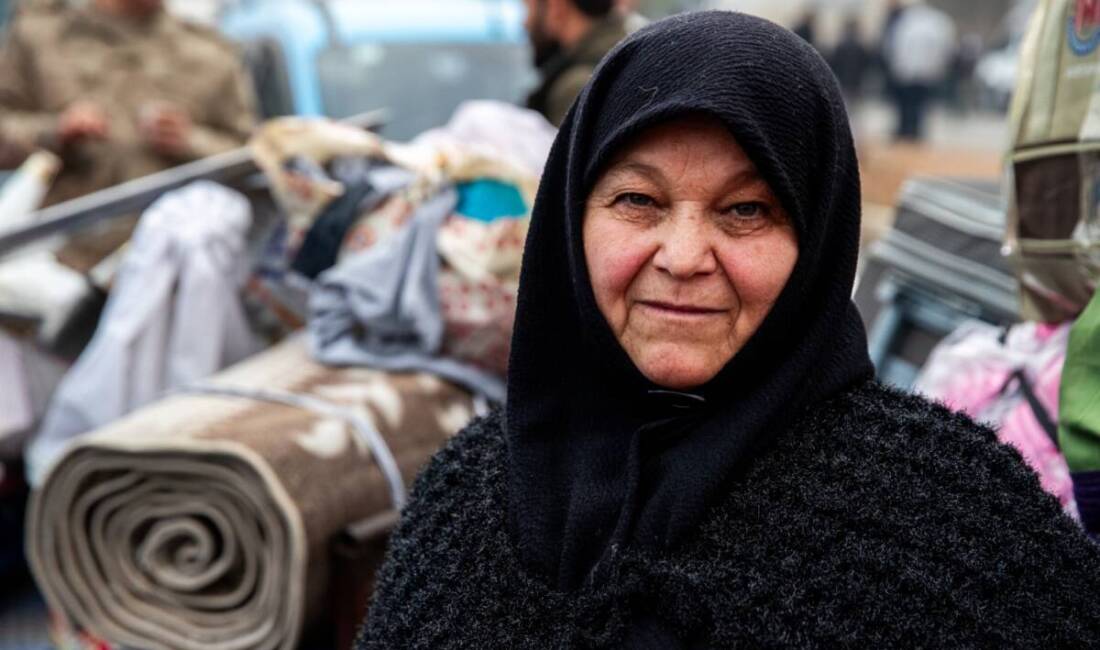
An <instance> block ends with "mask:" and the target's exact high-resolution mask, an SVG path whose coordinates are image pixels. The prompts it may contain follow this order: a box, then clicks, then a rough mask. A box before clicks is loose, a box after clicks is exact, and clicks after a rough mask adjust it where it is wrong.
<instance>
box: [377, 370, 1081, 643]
mask: <svg viewBox="0 0 1100 650" xmlns="http://www.w3.org/2000/svg"><path fill="white" fill-rule="evenodd" d="M502 429H503V426H502V422H501V416H500V414H499V413H498V414H494V415H491V416H489V417H487V418H484V419H482V420H480V421H478V422H476V423H474V424H473V425H471V426H470V427H469V428H467V429H466V430H465V431H464V432H462V433H461V434H460V435H458V436H457V437H456V438H455V439H454V440H452V441H451V442H450V443H449V444H448V446H447V447H446V448H444V449H443V450H442V451H441V452H440V453H438V454H437V455H436V457H435V458H434V459H433V460H432V461H431V463H430V464H429V465H428V466H427V468H426V469H425V470H424V471H423V473H422V475H421V476H420V477H419V479H418V480H417V483H416V486H415V489H414V493H413V498H412V501H411V504H410V505H409V507H408V509H407V510H406V512H405V513H404V516H403V518H402V521H401V523H400V525H399V527H398V529H397V530H396V532H395V535H394V537H393V539H392V541H391V546H390V549H389V552H388V557H387V560H386V563H385V565H384V567H383V569H382V570H381V573H380V576H379V582H378V589H377V592H376V594H375V598H374V602H373V604H372V606H371V610H370V613H369V615H368V620H367V622H366V624H365V626H364V628H363V630H362V633H361V636H360V638H359V640H358V644H357V647H358V648H360V649H361V650H365V649H373V648H621V647H633V648H637V647H684V648H728V647H780V646H783V647H790V646H797V647H835V646H856V647H897V646H903V647H911V646H923V647H997V648H1003V647H1031V648H1035V647H1050V648H1053V647H1059V648H1061V647H1100V550H1098V547H1097V546H1095V545H1094V544H1093V543H1092V542H1091V541H1089V539H1088V538H1087V537H1086V536H1085V535H1084V534H1083V533H1082V532H1081V531H1080V530H1079V529H1078V527H1077V525H1076V524H1075V523H1074V522H1073V521H1072V520H1071V519H1069V518H1068V517H1066V516H1065V515H1063V514H1062V512H1061V510H1060V508H1059V506H1058V504H1057V502H1056V501H1055V500H1054V499H1053V498H1052V497H1050V496H1049V495H1047V494H1045V493H1044V492H1043V491H1042V490H1041V489H1040V487H1039V482H1038V479H1037V478H1036V476H1035V474H1033V473H1032V472H1031V471H1030V470H1029V469H1028V468H1027V467H1026V466H1025V465H1024V463H1023V461H1022V460H1021V458H1020V456H1019V454H1018V453H1017V452H1016V451H1015V450H1013V449H1012V448H1010V447H1007V446H1003V445H1001V444H999V443H998V442H997V440H996V438H995V436H994V434H993V432H992V431H990V430H989V429H987V428H985V427H983V426H979V425H977V424H975V423H974V422H973V421H971V420H970V419H968V418H967V417H965V416H962V415H957V414H954V413H951V412H949V411H948V410H946V409H945V408H943V407H941V406H938V405H935V404H932V403H929V402H927V401H925V400H923V399H921V398H918V397H913V396H909V395H904V394H901V393H898V392H895V391H893V390H891V389H887V388H885V387H882V386H881V385H878V384H875V383H867V384H864V385H861V386H859V387H857V388H855V389H852V390H849V391H847V392H845V393H843V394H841V395H839V396H837V397H835V398H833V399H831V400H829V401H827V402H824V403H822V404H819V405H817V406H815V407H812V408H811V409H809V410H807V411H806V412H804V413H802V414H801V415H800V416H799V417H797V418H796V419H795V421H794V424H793V425H791V426H790V427H788V428H787V429H786V430H785V431H782V432H775V435H774V436H772V437H770V443H769V446H768V447H766V448H763V449H761V450H759V451H758V453H756V454H754V455H752V456H751V457H750V458H749V459H748V460H747V461H746V462H745V463H744V464H743V466H742V468H741V471H740V472H738V473H737V474H736V476H735V477H734V478H733V479H732V480H731V482H730V483H729V485H728V488H727V490H726V494H725V497H724V500H723V502H722V503H721V504H720V505H717V506H716V507H715V508H713V510H711V511H710V514H709V516H708V517H707V518H706V519H705V520H704V523H703V524H702V525H701V526H700V528H699V530H698V531H697V534H696V535H694V536H693V537H691V538H690V539H689V540H688V541H687V542H686V543H685V544H684V545H682V546H681V547H679V548H676V549H672V550H668V551H664V552H661V553H654V552H641V551H635V550H626V551H624V552H622V553H619V554H616V555H614V556H613V560H612V562H613V566H612V567H611V568H610V570H609V571H607V572H606V573H605V574H603V575H604V579H603V580H602V581H601V582H599V583H597V584H585V585H583V586H582V587H580V588H579V589H577V590H576V591H573V592H568V593H566V592H559V591H555V590H553V589H551V588H549V587H548V586H547V582H546V581H545V580H544V579H542V578H541V577H540V576H539V575H536V574H534V573H533V572H530V571H528V570H527V569H526V568H525V567H523V566H522V565H521V562H520V560H519V559H518V557H519V556H518V554H517V549H516V547H515V545H514V543H513V541H512V540H511V539H510V538H509V534H508V532H507V530H508V529H507V527H506V525H505V517H506V514H505V513H506V512H507V511H508V509H507V504H506V502H505V501H506V499H507V489H506V474H505V472H506V443H505V438H504V435H503V433H502ZM638 621H643V622H646V623H644V624H643V625H639V624H638ZM654 621H656V622H657V625H656V627H654V626H653V625H652V622H654ZM647 626H648V627H649V628H650V629H652V630H653V633H652V636H653V638H651V639H646V638H643V637H645V636H646V632H645V631H644V630H645V629H646V628H647ZM631 630H633V632H631ZM640 630H641V631H640Z"/></svg>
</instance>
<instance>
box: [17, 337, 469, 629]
mask: <svg viewBox="0 0 1100 650" xmlns="http://www.w3.org/2000/svg"><path fill="white" fill-rule="evenodd" d="M210 384H211V385H212V386H216V387H222V388H229V389H231V390H227V391H226V392H237V393H241V394H238V395H208V394H181V395H175V396H172V397H169V398H166V399H164V400H161V401H160V402H157V403H155V404H153V405H152V406H149V407H147V408H144V409H142V410H140V411H138V412H136V413H134V414H132V415H130V416H128V417H127V418H124V419H123V420H120V421H118V422H116V423H114V424H112V425H110V426H108V427H106V428H104V429H102V430H100V431H97V432H95V433H93V434H90V435H88V436H86V437H84V438H82V439H81V440H80V441H79V442H78V443H76V444H75V445H74V446H73V447H72V448H71V449H70V450H69V451H68V452H67V453H66V454H65V455H64V456H63V458H62V459H61V460H60V461H59V462H58V463H57V464H56V465H55V466H54V468H53V469H52V470H51V471H50V473H49V475H48V476H47V478H46V480H45V481H44V482H43V484H42V487H41V489H40V490H38V491H37V492H36V493H35V494H34V495H33V496H32V499H31V504H30V512H29V515H28V531H27V546H28V556H29V559H30V562H31V566H32V568H33V570H34V574H35V577H36V579H37V581H38V584H39V586H40V587H41V589H42V591H43V593H44V594H45V596H46V599H47V601H48V602H49V605H50V607H51V609H53V610H54V612H55V614H56V615H58V616H61V617H63V618H64V619H65V621H64V622H65V623H67V624H68V625H71V626H74V627H77V628H79V629H86V630H88V631H90V632H91V633H93V634H95V635H96V636H98V637H101V638H103V639H105V640H107V641H109V642H112V643H114V644H117V645H122V646H129V647H138V648H166V649H167V648H171V649H190V648H195V649H202V650H236V649H244V648H293V647H295V646H296V644H297V641H298V638H299V635H300V633H301V630H302V628H303V626H304V625H305V624H306V623H307V622H308V621H310V620H311V619H312V618H313V617H314V616H315V615H316V614H318V613H319V612H320V610H321V608H322V607H323V604H324V594H325V591H326V587H327V585H326V583H327V579H328V577H329V570H328V559H329V558H328V552H327V550H328V544H329V542H330V540H331V539H332V537H333V535H334V534H336V533H337V532H339V531H340V530H342V529H343V528H344V527H345V526H347V525H349V524H351V523H354V522H356V521H361V520H363V519H366V518H368V517H371V516H374V515H377V514H379V513H383V512H386V511H387V510H390V509H392V508H393V505H394V498H395V497H398V498H399V497H400V495H396V494H394V493H393V490H392V489H391V486H390V485H389V484H388V483H387V480H386V476H385V475H384V472H383V471H382V469H381V468H380V465H379V463H378V462H377V460H378V458H377V454H375V453H372V451H371V442H370V440H368V436H366V435H364V431H363V429H364V428H371V427H373V429H375V430H376V432H377V433H380V434H381V438H383V439H384V440H385V443H386V447H388V451H389V452H391V453H392V458H393V460H394V461H395V462H394V465H395V466H396V468H399V470H400V473H401V475H402V476H403V478H404V480H405V482H406V484H407V483H408V482H409V481H410V480H411V479H412V477H413V475H414V474H415V472H416V470H417V469H418V468H419V466H420V465H421V464H423V462H424V461H426V460H427V458H428V457H429V456H430V454H431V453H432V452H433V451H434V450H435V449H436V448H437V447H438V446H439V445H441V444H442V443H443V442H444V441H445V440H446V438H447V436H449V435H451V434H453V433H454V432H456V431H457V430H458V429H459V428H461V427H462V426H463V425H464V424H465V423H466V422H467V421H468V420H469V419H470V417H471V416H472V410H473V406H472V399H471V397H470V395H469V394H468V393H466V392H465V391H463V390H461V389H459V388H456V387H455V386H453V385H451V384H449V383H446V382H443V381H440V380H438V379H436V378H435V377H433V376H430V375H425V374H394V373H381V372H377V371H372V370H365V369H356V368H344V369H334V368H327V367H324V366H320V365H318V364H316V363H314V362H313V361H311V360H310V359H309V357H308V355H307V352H306V350H305V347H304V345H303V344H302V342H301V341H300V340H299V339H294V340H291V341H289V342H287V343H284V344H282V345H280V346H278V347H276V348H273V349H272V350H269V351H268V352H265V353H263V354H261V355H259V356H258V357H255V358H253V359H251V360H249V361H246V362H244V363H242V364H240V365H238V366H236V367H234V368H232V369H230V370H228V371H226V372H225V373H223V374H222V375H220V376H219V377H217V378H215V379H214V380H212V381H211V382H210ZM253 389H262V391H263V392H264V394H265V395H267V396H268V397H270V395H272V394H275V395H290V396H307V398H306V401H305V402H304V404H303V405H297V406H292V405H288V404H276V403H272V402H271V401H264V400H263V399H259V398H257V399H253V398H250V397H247V396H242V395H243V394H247V393H248V392H249V391H250V390H253ZM261 397H262V396H261ZM318 404H320V405H330V406H331V407H332V408H320V409H318V408H311V407H314V406H316V405H318ZM341 413H343V414H346V415H348V416H349V417H340V414H341ZM357 424H358V425H360V426H356V425H357Z"/></svg>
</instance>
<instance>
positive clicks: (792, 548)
mask: <svg viewBox="0 0 1100 650" xmlns="http://www.w3.org/2000/svg"><path fill="white" fill-rule="evenodd" d="M859 211H860V192H859V176H858V170H857V163H856V155H855V151H854V149H853V145H852V138H851V133H850V129H849V126H848V121H847V117H846V115H845V112H844V104H843V101H842V99H841V95H840V93H839V91H838V89H837V87H836V83H835V81H834V79H833V77H832V75H831V74H830V73H829V71H828V68H827V67H826V65H825V64H824V63H823V62H822V60H821V59H820V58H819V56H818V55H817V54H816V53H815V51H814V50H813V48H811V47H810V46H809V45H807V44H805V43H803V42H802V41H800V40H799V39H798V38H797V37H795V36H794V35H793V34H791V33H790V32H787V31H785V30H783V29H781V28H779V27H777V26H775V25H773V24H771V23H768V22H766V21H763V20H760V19H756V18H751V17H748V16H744V15H739V14H733V13H696V14H688V15H683V16H679V17H675V18H671V19H668V20H664V21H661V22H659V23H655V24H653V25H651V26H650V27H648V28H646V29H643V30H641V31H639V32H638V33H636V34H635V35H634V36H632V37H631V38H629V39H628V40H626V41H625V42H623V43H622V44H621V45H620V46H619V47H618V48H616V49H615V50H614V51H612V52H611V53H610V54H609V55H608V57H607V58H606V59H605V60H604V61H603V62H602V64H601V65H600V67H599V68H598V70H597V71H596V73H595V75H594V77H593V79H592V80H591V82H590V83H589V85H588V86H587V88H586V89H585V91H584V92H583V93H582V95H581V96H580V98H579V99H578V100H577V103H576V104H575V105H574V106H573V108H572V110H571V112H570V114H569V116H568V117H567V119H566V120H565V123H564V125H563V127H562V129H561V132H560V134H559V135H558V138H557V142H556V144H555V146H554V148H553V150H552V152H551V154H550V159H549V161H548V164H547V167H546V173H545V176H544V177H543V181H542V186H541V188H540V191H539V196H538V200H537V203H536V205H535V210H534V218H533V220H532V224H531V232H530V235H529V238H528V241H527V250H526V253H525V259H524V269H523V277H522V282H521V286H520V296H519V304H518V312H517V322H516V334H515V339H514V345H513V351H512V359H511V365H510V369H509V377H508V382H509V384H508V386H509V400H508V405H507V408H506V410H505V411H504V412H500V413H495V414H493V415H490V416H489V417H487V418H484V419H482V420H480V421H477V422H475V423H474V424H472V425H471V426H470V427H469V428H467V429H466V430H465V431H464V432H462V433H461V434H460V435H459V436H458V437H457V438H455V439H454V440H453V441H452V442H451V443H450V444H449V445H448V446H447V447H446V448H445V449H444V450H443V451H441V452H440V453H439V454H438V455H437V456H436V458H435V459H434V460H433V461H432V462H431V463H430V465H429V466H428V467H427V468H426V469H425V470H424V472H423V474H422V475H421V477H420V478H419V479H418V481H417V484H416V487H415V490H414V493H413V497H412V502H411V503H410V505H409V506H408V509H407V510H406V512H405V513H404V517H403V519H402V521H401V524H400V526H399V528H398V529H397V531H396V533H395V535H394V538H393V540H392V544H391V548H390V551H389V556H388V559H387V562H386V564H385V566H384V568H383V569H382V571H381V574H380V579H379V583H378V591H377V594H376V597H375V600H374V603H373V606H372V608H371V611H370V615H369V618H368V621H367V623H366V625H365V627H364V630H363V634H362V637H361V639H360V647H361V648H411V647H416V648H447V647H458V648H498V647H499V648H521V647H524V648H526V647H530V648H564V647H593V648H623V647H627V648H646V647H653V648H721V647H730V646H737V645H749V646H833V645H838V644H846V645H856V646H861V647H863V646H869V647H892V646H898V645H903V646H908V645H913V644H916V645H922V646H932V647H937V646H950V647H955V646H977V645H981V646H995V647H996V646H1006V645H1022V646H1031V647H1036V646H1041V645H1042V646H1050V647H1060V646H1063V645H1092V646H1096V645H1097V644H1100V605H1098V602H1100V552H1098V550H1097V548H1095V547H1094V546H1093V545H1092V543H1091V542H1090V541H1089V540H1088V539H1087V538H1086V537H1085V536H1084V535H1083V534H1082V533H1081V532H1080V531H1079V530H1078V529H1077V528H1076V526H1075V524H1074V522H1073V521H1071V520H1070V519H1069V518H1067V517H1066V516H1064V515H1063V514H1062V513H1061V512H1060V510H1059V508H1058V505H1057V503H1056V502H1055V501H1054V499H1053V498H1051V497H1048V496H1047V495H1045V494H1044V493H1043V492H1042V491H1041V490H1040V488H1039V482H1038V480H1037V479H1036V477H1035V475H1034V474H1032V473H1031V472H1030V471H1029V470H1028V469H1027V468H1026V467H1025V465H1024V464H1023V462H1022V461H1021V458H1020V456H1019V455H1018V454H1017V453H1016V452H1014V451H1013V450H1012V449H1010V448H1008V447H1004V446H1002V445H999V444H998V443H997V441H996V438H995V436H994V434H993V433H992V432H991V431H990V430H988V429H986V428H984V427H982V426H979V425H976V424H975V423H974V422H972V421H971V420H969V419H967V418H966V417H964V416H962V415H956V414H953V413H951V412H949V411H947V410H946V409H944V408H941V407H939V406H937V405H934V404H930V403H928V402H926V401H924V400H922V399H920V398H917V397H912V396H908V395H904V394H902V393H899V392H896V391H893V390H891V389H888V388H886V387H883V386H881V385H879V384H876V383H874V382H873V381H872V379H871V377H872V367H871V364H870V363H869V361H868V357H867V349H866V340H865V336H864V332H863V329H862V326H861V324H860V319H859V316H858V315H857V313H856V311H855V309H854V308H853V306H852V304H851V301H850V298H849V296H850V294H851V290H852V282H853V276H854V273H855V267H856V255H857V249H858V240H859Z"/></svg>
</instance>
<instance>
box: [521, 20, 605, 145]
mask: <svg viewBox="0 0 1100 650" xmlns="http://www.w3.org/2000/svg"><path fill="white" fill-rule="evenodd" d="M526 3H527V20H526V22H525V23H524V26H525V27H526V28H527V33H528V35H529V36H530V38H531V47H532V49H533V51H534V56H535V66H536V67H537V68H538V71H539V76H540V81H539V86H538V87H537V88H536V89H535V91H534V92H532V93H531V95H530V96H529V97H528V98H527V106H528V108H532V109H534V110H536V111H538V112H540V113H542V114H543V115H545V116H546V119H548V120H550V122H552V123H553V124H554V125H555V126H557V125H560V124H561V122H562V120H563V119H565V114H566V113H567V112H568V111H569V107H570V106H572V105H573V100H574V99H576V98H577V95H579V94H580V92H581V88H583V87H584V84H585V83H587V82H588V78H589V77H591V76H592V72H593V71H594V70H595V68H596V64H597V63H599V62H600V59H602V58H603V55H604V54H607V53H608V52H609V51H610V50H611V48H613V47H615V44H616V43H618V42H619V41H620V40H622V39H623V38H624V37H625V36H626V34H627V29H626V25H625V24H624V23H625V20H624V16H623V12H621V11H618V10H616V9H615V4H616V3H615V2H614V1H613V0H526Z"/></svg>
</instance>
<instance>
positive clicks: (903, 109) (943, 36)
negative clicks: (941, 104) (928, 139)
mask: <svg viewBox="0 0 1100 650" xmlns="http://www.w3.org/2000/svg"><path fill="white" fill-rule="evenodd" d="M957 47H958V44H957V38H956V33H955V23H954V21H953V20H951V17H950V16H948V15H947V14H945V13H944V12H942V11H940V10H939V9H935V8H933V7H931V6H929V5H927V4H925V3H924V2H921V1H917V2H914V3H912V4H911V5H910V6H909V7H907V8H906V9H905V11H903V12H902V13H901V15H900V17H899V18H898V19H897V23H896V24H895V26H894V28H893V34H892V36H891V38H890V40H889V41H888V49H887V52H886V63H887V66H888V68H889V70H890V76H891V78H892V79H893V82H894V86H895V89H894V100H895V106H896V108H897V115H898V120H897V130H896V132H895V135H896V137H897V138H898V139H899V140H920V139H921V138H922V137H923V136H924V122H925V115H926V113H927V111H928V104H929V101H930V100H931V99H932V97H933V93H934V91H935V90H936V89H938V88H941V87H942V86H943V84H944V82H945V80H946V79H947V75H948V73H949V72H950V66H951V65H952V63H953V61H954V59H955V51H956V49H957Z"/></svg>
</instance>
